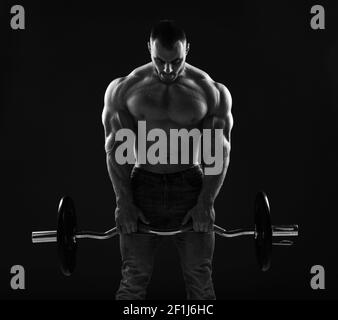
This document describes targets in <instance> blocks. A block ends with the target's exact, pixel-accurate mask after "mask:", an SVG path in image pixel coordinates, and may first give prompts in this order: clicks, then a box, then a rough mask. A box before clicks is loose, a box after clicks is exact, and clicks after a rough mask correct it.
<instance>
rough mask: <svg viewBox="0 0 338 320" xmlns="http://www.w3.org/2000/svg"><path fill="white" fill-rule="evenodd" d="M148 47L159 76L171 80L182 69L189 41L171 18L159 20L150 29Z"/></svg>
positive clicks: (164, 79) (166, 80) (165, 80)
mask: <svg viewBox="0 0 338 320" xmlns="http://www.w3.org/2000/svg"><path fill="white" fill-rule="evenodd" d="M148 49H149V52H150V55H151V60H152V62H153V65H154V67H155V70H156V72H157V74H158V76H159V78H160V79H161V80H162V81H164V82H168V83H169V82H173V81H175V79H176V78H177V77H178V75H179V74H180V73H181V72H182V71H183V69H184V64H185V59H186V55H187V53H188V51H189V43H187V39H186V36H185V33H184V31H183V30H182V29H181V28H180V27H179V26H177V25H176V23H175V22H174V21H172V20H161V21H160V22H158V23H157V24H156V25H155V26H154V27H153V28H152V30H151V34H150V40H149V42H148Z"/></svg>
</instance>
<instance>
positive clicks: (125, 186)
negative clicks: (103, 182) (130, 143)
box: [106, 152, 134, 204]
mask: <svg viewBox="0 0 338 320" xmlns="http://www.w3.org/2000/svg"><path fill="white" fill-rule="evenodd" d="M106 161H107V168H108V173H109V177H110V180H111V182H112V184H113V188H114V192H115V196H116V204H118V203H119V202H121V201H123V202H125V201H128V203H131V202H133V196H132V190H131V184H130V173H131V171H132V169H133V167H134V165H133V164H123V165H121V164H118V163H117V162H116V160H115V156H114V153H113V152H109V153H107V157H106Z"/></svg>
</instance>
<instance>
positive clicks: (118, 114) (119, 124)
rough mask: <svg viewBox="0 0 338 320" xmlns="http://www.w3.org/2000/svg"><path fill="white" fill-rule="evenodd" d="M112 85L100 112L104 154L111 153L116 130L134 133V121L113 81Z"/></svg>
mask: <svg viewBox="0 0 338 320" xmlns="http://www.w3.org/2000/svg"><path fill="white" fill-rule="evenodd" d="M112 84H113V85H112ZM112 84H111V85H110V86H109V87H108V89H107V91H106V94H105V98H104V108H103V111H102V124H103V127H104V132H105V149H106V152H109V151H111V150H112V148H113V147H114V144H115V136H116V132H117V131H118V130H120V129H129V130H132V131H133V132H135V124H134V119H133V117H132V116H131V114H130V113H129V111H128V109H127V107H126V106H125V105H124V103H123V100H122V99H121V94H119V92H118V90H117V84H116V83H114V81H113V83H112Z"/></svg>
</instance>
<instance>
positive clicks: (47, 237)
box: [32, 191, 298, 276]
mask: <svg viewBox="0 0 338 320" xmlns="http://www.w3.org/2000/svg"><path fill="white" fill-rule="evenodd" d="M253 209H254V228H253V229H235V230H225V229H223V228H221V227H219V226H217V225H215V224H214V225H213V232H215V233H216V234H218V235H219V236H222V237H225V238H232V237H240V236H253V239H254V245H255V252H256V257H257V261H258V265H259V268H260V269H261V270H262V271H267V270H269V269H270V266H271V253H272V245H286V246H290V245H292V244H293V242H292V241H290V240H285V239H284V240H279V241H277V242H275V241H274V240H275V237H297V236H298V225H295V224H294V225H272V224H271V217H270V205H269V201H268V197H267V195H266V193H265V192H264V191H260V192H258V193H257V194H256V197H255V201H254V208H253ZM183 232H194V230H193V227H192V224H191V223H190V224H187V225H186V226H184V227H182V228H180V229H175V230H165V231H163V230H158V229H154V228H150V227H149V226H147V225H145V224H141V223H139V225H138V230H137V233H141V234H154V235H158V236H172V235H175V234H179V233H183ZM117 234H119V232H118V231H117V228H116V227H114V228H112V229H109V230H108V231H105V232H95V231H78V229H77V218H76V213H75V205H74V201H73V200H72V198H71V197H69V196H64V197H62V198H61V200H60V202H59V207H58V214H57V230H51V231H35V232H32V242H33V243H48V242H56V243H57V250H58V257H59V264H60V269H61V272H62V273H63V274H64V275H66V276H70V275H71V274H72V273H73V272H74V270H75V266H76V253H77V247H78V240H80V239H96V240H106V239H110V238H112V237H114V236H116V235H117Z"/></svg>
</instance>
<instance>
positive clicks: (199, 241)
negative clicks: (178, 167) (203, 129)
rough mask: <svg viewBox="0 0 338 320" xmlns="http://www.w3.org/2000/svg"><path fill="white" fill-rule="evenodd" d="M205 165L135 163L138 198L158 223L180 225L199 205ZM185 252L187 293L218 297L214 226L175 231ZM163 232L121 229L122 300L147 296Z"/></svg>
mask: <svg viewBox="0 0 338 320" xmlns="http://www.w3.org/2000/svg"><path fill="white" fill-rule="evenodd" d="M202 182H203V171H202V169H201V167H200V166H198V165H196V166H194V167H192V168H189V169H187V170H184V171H181V172H176V173H168V174H159V173H153V172H149V171H146V170H144V169H141V168H136V167H135V168H134V169H133V171H132V173H131V184H132V188H133V196H134V203H135V205H136V206H137V207H139V208H140V209H141V211H142V212H143V214H144V215H145V216H146V218H147V219H148V221H149V222H150V226H151V227H153V228H156V229H161V230H168V229H178V228H180V227H181V222H182V220H183V218H184V216H185V215H186V213H187V212H188V211H189V209H191V208H192V207H193V206H195V205H196V202H197V199H198V195H199V193H200V190H201V187H202ZM169 237H170V238H172V240H173V241H174V243H175V245H176V248H177V250H178V253H179V257H180V263H181V267H182V271H183V277H184V281H185V288H186V294H187V299H189V300H214V299H216V297H215V292H214V287H213V283H212V258H213V252H214V245H215V236H214V233H213V232H208V233H203V232H185V233H180V234H177V235H173V236H169ZM161 240H163V236H157V235H150V234H137V233H131V234H121V235H120V250H121V258H122V279H121V282H120V286H119V289H118V290H117V293H116V300H144V299H145V297H146V290H147V286H148V283H149V281H150V278H151V275H152V271H153V264H154V256H155V252H156V250H157V248H158V247H159V245H160V243H161Z"/></svg>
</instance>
